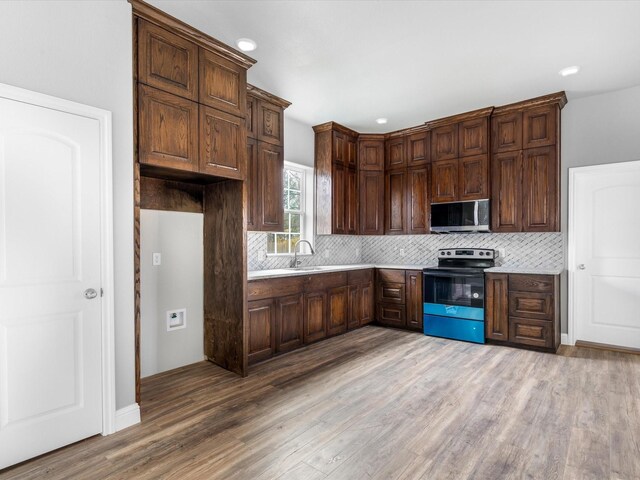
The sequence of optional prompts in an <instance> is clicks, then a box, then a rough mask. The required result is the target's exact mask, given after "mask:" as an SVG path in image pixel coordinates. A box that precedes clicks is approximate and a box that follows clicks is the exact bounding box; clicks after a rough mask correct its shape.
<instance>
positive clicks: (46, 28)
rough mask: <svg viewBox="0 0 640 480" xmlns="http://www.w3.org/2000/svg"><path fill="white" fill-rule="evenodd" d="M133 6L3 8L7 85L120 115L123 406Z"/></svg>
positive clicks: (117, 190) (1, 77) (19, 4)
mask: <svg viewBox="0 0 640 480" xmlns="http://www.w3.org/2000/svg"><path fill="white" fill-rule="evenodd" d="M131 48H132V47H131V6H130V5H129V4H128V3H127V2H126V1H125V0H114V1H110V2H104V1H82V2H78V1H56V2H50V1H32V2H26V1H2V2H0V65H1V67H0V82H1V83H6V84H9V85H15V86H17V87H21V88H26V89H29V90H34V91H36V92H41V93H45V94H48V95H53V96H56V97H61V98H65V99H68V100H73V101H76V102H80V103H84V104H88V105H92V106H95V107H99V108H103V109H106V110H110V111H111V112H112V114H113V185H114V195H113V197H114V206H113V210H114V230H115V231H114V237H115V238H114V245H115V321H116V332H115V333H116V403H117V408H122V407H125V406H127V405H130V404H132V403H134V401H135V379H134V338H133V324H134V318H133V207H132V205H133V173H132V172H133V107H132V105H133V99H132V67H131V62H132V51H131Z"/></svg>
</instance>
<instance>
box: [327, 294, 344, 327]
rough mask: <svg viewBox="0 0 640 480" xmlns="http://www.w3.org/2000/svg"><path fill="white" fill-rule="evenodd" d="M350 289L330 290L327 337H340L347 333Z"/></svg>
mask: <svg viewBox="0 0 640 480" xmlns="http://www.w3.org/2000/svg"><path fill="white" fill-rule="evenodd" d="M348 293H349V290H348V287H347V286H346V285H345V286H343V287H335V288H331V289H329V291H328V292H327V296H328V303H329V308H328V313H329V317H328V318H327V335H328V336H333V335H340V334H341V333H344V332H346V331H347V315H348V306H349V297H348Z"/></svg>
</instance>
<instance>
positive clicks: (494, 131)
mask: <svg viewBox="0 0 640 480" xmlns="http://www.w3.org/2000/svg"><path fill="white" fill-rule="evenodd" d="M521 149H522V112H514V113H506V114H503V115H494V116H493V117H491V150H492V151H493V152H496V153H497V152H512V151H515V150H521Z"/></svg>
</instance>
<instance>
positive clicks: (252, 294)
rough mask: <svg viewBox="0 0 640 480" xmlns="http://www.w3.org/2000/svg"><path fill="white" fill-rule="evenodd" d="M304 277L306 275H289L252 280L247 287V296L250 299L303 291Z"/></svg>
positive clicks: (281, 295) (274, 296)
mask: <svg viewBox="0 0 640 480" xmlns="http://www.w3.org/2000/svg"><path fill="white" fill-rule="evenodd" d="M303 279H304V277H288V278H266V279H264V280H251V281H250V282H249V285H248V288H247V296H248V299H249V300H260V299H263V298H276V297H283V296H285V295H294V294H297V293H301V292H302V282H303Z"/></svg>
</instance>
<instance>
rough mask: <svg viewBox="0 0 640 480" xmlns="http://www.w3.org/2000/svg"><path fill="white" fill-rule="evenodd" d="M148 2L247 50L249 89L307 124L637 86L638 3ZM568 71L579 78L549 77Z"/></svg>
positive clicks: (430, 114)
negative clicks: (251, 44)
mask: <svg viewBox="0 0 640 480" xmlns="http://www.w3.org/2000/svg"><path fill="white" fill-rule="evenodd" d="M151 3H152V4H153V5H155V6H157V7H159V8H160V9H162V10H164V11H165V12H167V13H170V14H171V15H174V16H175V17H177V18H179V19H181V20H183V21H185V22H187V23H188V24H190V25H193V26H194V27H196V28H198V29H200V30H202V31H204V32H206V33H208V34H210V35H211V36H213V37H215V38H217V39H219V40H221V41H223V42H225V43H228V44H229V45H232V46H235V41H236V40H237V39H238V38H240V37H249V38H252V39H253V40H255V41H256V42H257V43H258V49H257V50H255V51H254V52H251V53H249V55H250V56H252V57H253V58H255V59H256V60H258V63H257V64H256V65H254V66H253V67H252V68H251V69H250V70H249V74H248V75H249V82H250V83H253V84H254V85H256V86H258V87H261V88H264V89H266V90H268V91H270V92H272V93H274V94H276V95H279V96H281V97H283V98H286V99H287V100H289V101H291V102H293V105H292V106H291V107H290V108H289V109H288V110H287V115H288V116H291V117H292V118H295V119H296V120H299V121H301V122H304V123H307V124H309V125H315V124H318V123H322V122H326V121H329V120H335V121H337V122H339V123H342V124H344V125H346V126H348V127H351V128H354V129H355V130H358V131H361V132H386V131H391V130H396V129H400V128H404V127H408V126H413V125H418V124H420V123H422V122H424V121H426V120H431V119H435V118H439V117H443V116H447V115H452V114H456V113H462V112H465V111H468V110H473V109H476V108H482V107H486V106H490V105H503V104H506V103H510V102H514V101H518V100H524V99H527V98H531V97H535V96H538V95H544V94H547V93H552V92H556V91H559V90H565V91H566V92H567V96H568V98H569V101H571V99H572V98H578V97H582V96H588V95H594V94H597V93H602V92H606V91H611V90H618V89H622V88H626V87H631V86H634V85H640V1H611V0H610V1H592V2H586V1H556V2H551V1H511V2H507V1H468V2H466V1H465V2H451V1H429V2H426V1H424V2H421V1H267V0H264V1H257V0H256V1H248V0H238V1H203V0H200V1H191V0H184V1H179V0H151ZM569 65H580V66H581V68H582V69H581V71H580V73H579V74H578V75H576V76H573V77H566V78H563V77H561V76H560V75H558V71H559V70H560V69H561V68H563V67H566V66H569ZM378 117H388V118H389V123H388V124H387V125H383V126H379V125H377V124H376V123H375V119H376V118H378Z"/></svg>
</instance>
